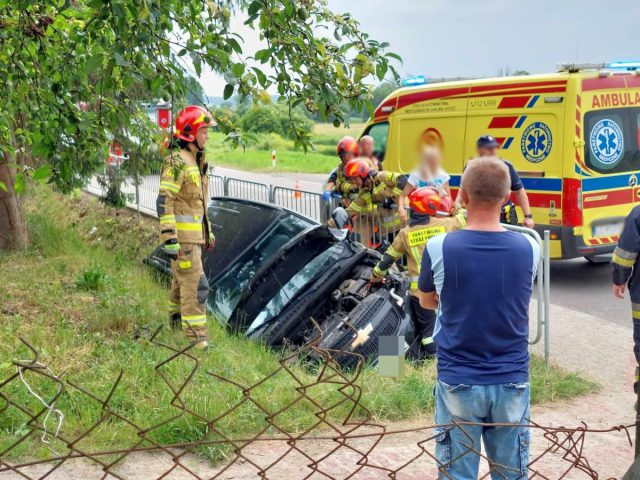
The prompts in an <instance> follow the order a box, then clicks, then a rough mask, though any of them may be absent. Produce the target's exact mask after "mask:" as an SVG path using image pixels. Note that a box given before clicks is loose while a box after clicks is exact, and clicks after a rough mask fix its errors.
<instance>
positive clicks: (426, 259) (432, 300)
mask: <svg viewBox="0 0 640 480" xmlns="http://www.w3.org/2000/svg"><path fill="white" fill-rule="evenodd" d="M431 267H432V265H431V255H430V254H429V244H428V243H427V246H426V248H425V249H424V254H423V255H422V265H421V266H420V279H419V280H418V300H419V301H420V306H421V307H422V308H426V309H427V310H435V309H437V308H438V300H439V299H438V293H437V292H436V284H435V281H434V279H433V270H432V268H431Z"/></svg>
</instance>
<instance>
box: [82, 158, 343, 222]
mask: <svg viewBox="0 0 640 480" xmlns="http://www.w3.org/2000/svg"><path fill="white" fill-rule="evenodd" d="M97 178H98V177H92V178H91V179H90V181H89V183H88V184H87V185H86V186H85V190H86V191H88V192H90V193H92V194H94V195H98V196H102V195H104V190H103V187H102V186H101V185H100V183H99V182H98V180H97ZM159 190H160V172H159V171H155V172H152V173H149V174H147V175H141V176H132V177H127V178H126V179H125V180H124V183H123V185H122V192H123V193H124V194H126V195H127V196H128V197H129V200H128V201H127V206H128V207H130V208H133V209H135V210H137V211H138V212H142V213H145V214H147V215H151V216H154V217H155V216H157V215H156V199H157V197H158V193H159ZM209 194H210V195H211V196H217V197H233V198H242V199H246V200H253V201H256V202H263V203H271V204H274V205H279V206H281V207H285V208H288V209H289V210H293V211H294V212H297V213H299V214H301V215H304V216H305V217H308V218H310V219H312V220H315V221H317V222H321V223H322V222H325V221H326V220H327V218H329V211H330V209H331V205H329V204H326V203H324V202H323V201H322V195H321V194H319V193H317V192H310V191H306V190H301V189H299V188H288V187H280V186H272V185H268V184H266V183H260V182H253V181H249V180H244V179H241V178H235V177H225V176H222V175H216V174H215V173H211V174H209Z"/></svg>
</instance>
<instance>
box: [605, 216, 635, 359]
mask: <svg viewBox="0 0 640 480" xmlns="http://www.w3.org/2000/svg"><path fill="white" fill-rule="evenodd" d="M638 253H640V206H637V207H635V208H634V209H633V210H631V213H629V215H628V216H627V218H626V219H625V221H624V228H623V230H622V235H620V240H618V246H617V247H616V249H615V250H614V251H613V257H612V259H611V264H612V266H613V285H612V286H611V290H612V291H613V294H614V295H615V296H616V297H618V298H624V291H625V289H626V287H627V285H628V286H629V296H630V297H631V317H632V319H633V344H634V346H633V353H635V355H636V361H637V362H638V364H640V282H639V280H640V278H639V277H640V268H638Z"/></svg>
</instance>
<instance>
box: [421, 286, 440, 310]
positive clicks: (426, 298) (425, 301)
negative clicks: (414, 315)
mask: <svg viewBox="0 0 640 480" xmlns="http://www.w3.org/2000/svg"><path fill="white" fill-rule="evenodd" d="M418 300H420V306H421V307H422V308H426V309H427V310H435V309H436V308H438V294H437V293H436V292H435V291H433V292H423V291H422V290H418Z"/></svg>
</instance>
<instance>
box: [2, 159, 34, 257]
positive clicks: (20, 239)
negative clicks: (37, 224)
mask: <svg viewBox="0 0 640 480" xmlns="http://www.w3.org/2000/svg"><path fill="white" fill-rule="evenodd" d="M15 173H16V172H15V169H14V168H12V167H10V166H9V161H8V155H6V154H5V155H4V156H3V155H2V153H0V182H2V183H4V185H5V186H6V188H7V191H6V192H5V191H4V190H3V189H2V188H0V250H15V249H24V248H27V246H28V245H29V230H28V229H27V222H26V220H25V218H24V216H23V214H22V211H21V209H20V200H19V198H18V197H17V196H16V193H15V191H14V190H13V184H14V180H15Z"/></svg>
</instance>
